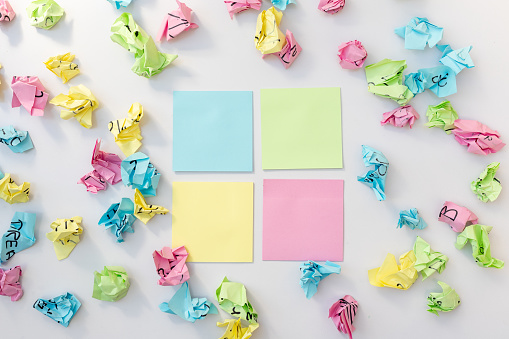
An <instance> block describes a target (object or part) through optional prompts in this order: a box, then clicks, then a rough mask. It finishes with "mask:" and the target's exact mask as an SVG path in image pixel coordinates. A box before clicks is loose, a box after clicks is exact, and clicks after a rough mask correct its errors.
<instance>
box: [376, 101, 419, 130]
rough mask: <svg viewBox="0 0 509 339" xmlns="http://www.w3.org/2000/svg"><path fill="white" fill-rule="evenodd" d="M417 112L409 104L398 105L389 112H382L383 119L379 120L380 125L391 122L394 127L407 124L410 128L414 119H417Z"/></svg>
mask: <svg viewBox="0 0 509 339" xmlns="http://www.w3.org/2000/svg"><path fill="white" fill-rule="evenodd" d="M419 118H420V116H419V113H417V111H416V110H415V109H414V108H413V107H412V106H410V105H405V106H400V107H398V108H396V109H394V110H392V111H390V112H385V113H384V114H383V119H382V121H380V123H381V124H382V126H384V125H386V124H391V125H393V126H396V127H405V126H406V125H407V124H408V125H409V126H410V128H412V126H413V125H414V122H415V120H417V119H419Z"/></svg>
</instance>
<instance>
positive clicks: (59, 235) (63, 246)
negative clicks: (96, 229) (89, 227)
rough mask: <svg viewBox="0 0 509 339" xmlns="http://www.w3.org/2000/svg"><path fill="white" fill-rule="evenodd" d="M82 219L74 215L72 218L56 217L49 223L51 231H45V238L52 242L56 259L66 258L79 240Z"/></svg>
mask: <svg viewBox="0 0 509 339" xmlns="http://www.w3.org/2000/svg"><path fill="white" fill-rule="evenodd" d="M82 220H83V218H82V217H74V218H72V219H57V220H56V221H54V222H52V223H51V225H50V227H51V228H52V231H51V232H49V233H46V238H48V239H49V240H51V241H52V242H53V247H54V249H55V253H56V255H57V259H58V260H62V259H65V258H67V257H68V256H69V254H71V252H72V250H73V249H74V247H76V245H77V244H78V243H79V242H80V235H81V234H82V233H83V228H82V227H81V221H82Z"/></svg>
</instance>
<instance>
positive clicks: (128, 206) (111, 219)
mask: <svg viewBox="0 0 509 339" xmlns="http://www.w3.org/2000/svg"><path fill="white" fill-rule="evenodd" d="M135 221H136V217H135V216H134V203H133V202H132V200H131V199H129V198H122V200H121V201H120V203H116V204H112V205H111V206H110V208H108V210H107V211H106V213H104V214H103V215H102V217H101V219H99V225H104V227H105V228H106V229H108V228H109V229H110V230H111V233H113V234H114V235H115V236H116V237H117V242H123V241H124V237H123V235H122V233H124V232H127V233H134V229H133V228H132V226H133V223H134V222H135Z"/></svg>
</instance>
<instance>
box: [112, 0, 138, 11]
mask: <svg viewBox="0 0 509 339" xmlns="http://www.w3.org/2000/svg"><path fill="white" fill-rule="evenodd" d="M131 1H132V0H108V2H109V3H111V4H112V5H113V6H115V7H116V8H117V9H119V8H120V7H127V6H129V4H130V3H131Z"/></svg>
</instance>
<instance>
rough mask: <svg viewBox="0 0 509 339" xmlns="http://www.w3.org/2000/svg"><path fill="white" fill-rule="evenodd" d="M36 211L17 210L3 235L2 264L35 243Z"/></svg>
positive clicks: (0, 252)
mask: <svg viewBox="0 0 509 339" xmlns="http://www.w3.org/2000/svg"><path fill="white" fill-rule="evenodd" d="M35 219H36V216H35V213H25V212H15V213H14V216H13V217H12V220H11V225H10V226H9V229H7V231H6V232H5V233H4V235H3V236H2V240H1V241H2V243H1V245H0V246H1V247H0V264H4V263H5V262H7V260H9V259H11V258H12V257H13V256H14V254H16V253H18V252H21V251H23V250H25V249H27V248H29V247H31V246H32V245H33V244H34V243H35Z"/></svg>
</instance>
